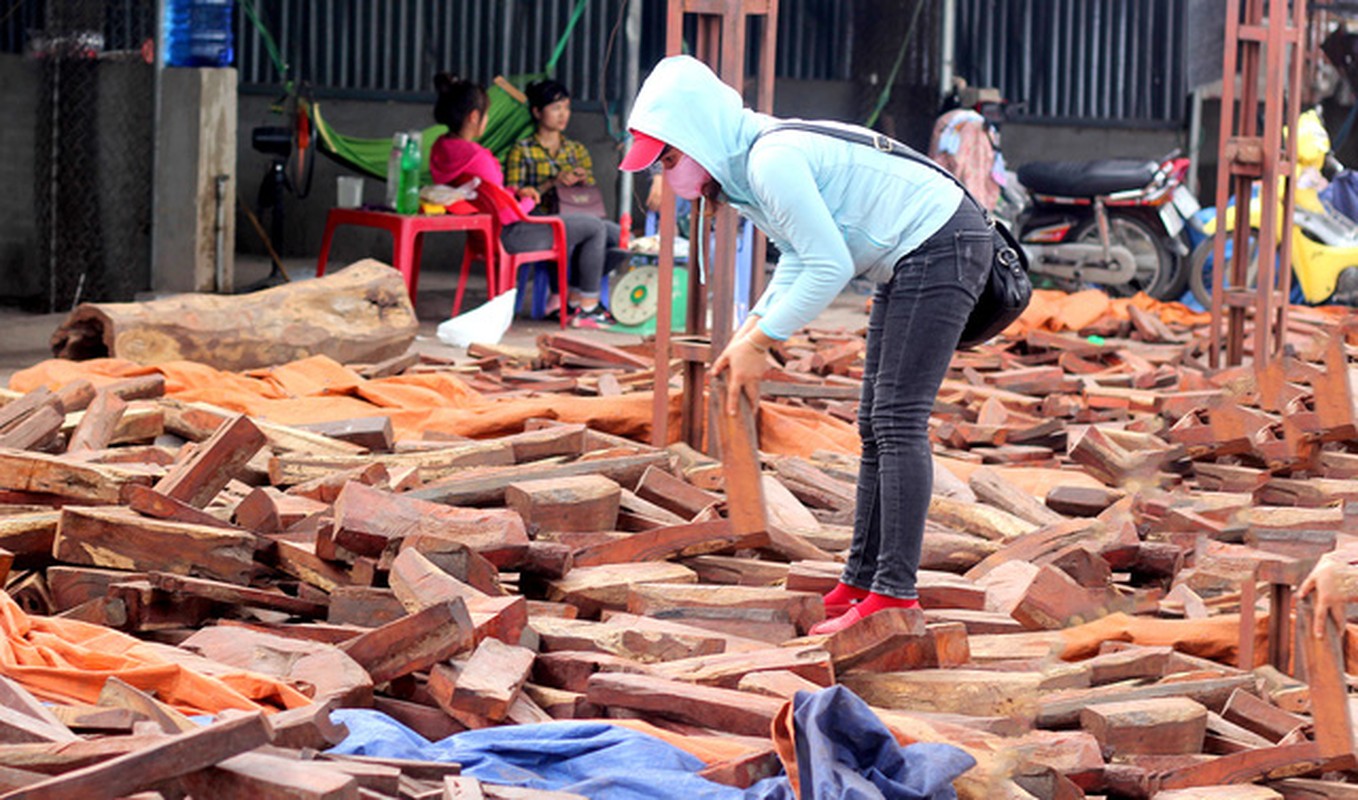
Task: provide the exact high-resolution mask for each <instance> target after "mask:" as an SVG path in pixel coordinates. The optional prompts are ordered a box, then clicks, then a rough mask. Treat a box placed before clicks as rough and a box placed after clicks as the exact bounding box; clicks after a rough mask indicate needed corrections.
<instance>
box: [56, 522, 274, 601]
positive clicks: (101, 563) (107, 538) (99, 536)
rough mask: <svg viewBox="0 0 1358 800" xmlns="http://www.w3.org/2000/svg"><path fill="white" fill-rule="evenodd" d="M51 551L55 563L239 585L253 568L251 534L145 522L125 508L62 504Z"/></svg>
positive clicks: (204, 526)
mask: <svg viewBox="0 0 1358 800" xmlns="http://www.w3.org/2000/svg"><path fill="white" fill-rule="evenodd" d="M53 550H54V553H55V555H56V557H57V560H59V561H65V562H67V563H71V564H86V565H89V566H93V567H110V568H115V569H126V570H146V571H156V572H169V573H173V574H176V575H201V576H203V577H206V578H214V579H216V580H221V581H226V582H227V583H238V584H242V585H244V584H246V583H249V580H250V574H251V573H252V571H253V570H254V552H255V536H254V535H252V534H250V533H247V532H245V531H229V530H226V529H223V528H214V527H209V526H206V525H192V524H189V523H184V522H167V521H165V520H156V519H150V518H147V517H143V516H141V515H139V514H137V513H135V512H133V511H130V510H128V509H125V508H95V507H88V508H77V507H72V506H67V507H66V508H63V509H62V511H61V522H60V523H59V525H58V527H57V535H56V541H55V544H54V545H53Z"/></svg>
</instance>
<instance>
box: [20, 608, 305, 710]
mask: <svg viewBox="0 0 1358 800" xmlns="http://www.w3.org/2000/svg"><path fill="white" fill-rule="evenodd" d="M0 629H3V630H2V631H0V632H2V633H3V635H4V638H3V640H0V674H3V675H5V676H6V677H8V678H11V679H13V680H16V681H18V682H19V683H21V684H23V686H24V688H25V689H27V690H28V691H30V692H32V693H33V694H34V695H35V696H37V697H39V698H42V699H44V700H53V701H57V702H61V703H87V704H93V703H96V702H98V700H99V692H100V691H102V690H103V688H104V682H105V681H107V680H108V679H109V678H110V677H114V676H116V677H118V678H119V679H121V680H123V681H124V682H126V683H128V684H131V685H132V686H135V687H137V688H138V689H141V690H142V691H145V692H151V693H154V694H155V696H156V697H157V698H158V699H160V700H161V701H163V702H165V703H168V704H170V705H172V706H174V707H175V708H177V709H178V710H180V711H182V712H184V713H186V714H217V713H219V712H221V711H225V710H226V709H228V708H237V709H242V710H245V711H254V710H257V709H263V710H265V711H269V710H279V709H287V708H298V707H300V706H304V705H307V704H308V703H310V702H311V700H310V699H309V698H307V696H306V695H304V694H302V693H301V692H299V691H297V690H296V689H293V688H292V687H290V686H288V685H287V684H284V683H281V682H279V681H277V680H275V679H273V678H270V677H267V676H264V675H259V674H257V673H252V672H245V671H240V670H230V669H224V670H223V672H222V673H221V674H218V675H216V676H208V675H203V674H201V673H198V672H194V671H193V670H190V669H187V668H186V667H183V666H181V665H179V664H176V663H174V662H173V661H170V660H168V659H167V658H165V657H164V656H162V655H160V652H159V651H158V649H157V647H156V646H155V645H151V644H147V643H145V642H142V641H139V640H138V639H135V638H133V637H131V636H129V635H127V634H125V633H120V632H119V631H115V630H113V629H111V628H105V627H103V626H102V625H94V624H91V623H88V622H80V621H77V620H72V619H61V618H59V617H30V616H29V615H28V614H26V613H24V610H23V609H21V608H20V607H19V604H18V603H15V602H14V600H13V599H12V598H11V597H10V596H9V595H8V594H6V593H5V592H0Z"/></svg>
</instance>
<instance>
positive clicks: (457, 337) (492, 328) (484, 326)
mask: <svg viewBox="0 0 1358 800" xmlns="http://www.w3.org/2000/svg"><path fill="white" fill-rule="evenodd" d="M518 297H519V290H518V288H514V289H510V290H509V291H507V292H505V293H503V294H500V295H497V296H495V297H493V298H491V299H490V300H489V301H488V302H486V303H485V304H483V305H479V306H477V307H476V308H473V309H472V310H471V311H468V312H466V313H463V314H458V315H457V316H456V317H453V318H452V319H450V320H447V321H445V322H443V323H441V324H440V325H439V327H438V331H437V335H438V338H439V341H441V342H443V343H444V344H450V345H452V346H453V347H466V346H468V345H470V344H471V343H472V342H480V343H482V344H499V342H500V339H501V338H503V337H504V335H505V331H507V330H509V325H510V323H512V322H513V321H514V309H515V308H517V307H518Z"/></svg>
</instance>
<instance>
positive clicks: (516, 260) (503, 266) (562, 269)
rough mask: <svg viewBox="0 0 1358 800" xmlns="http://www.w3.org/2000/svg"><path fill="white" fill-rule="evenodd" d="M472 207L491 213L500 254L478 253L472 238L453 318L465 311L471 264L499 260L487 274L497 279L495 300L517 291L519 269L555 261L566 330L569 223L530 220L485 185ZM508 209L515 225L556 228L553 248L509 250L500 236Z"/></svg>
mask: <svg viewBox="0 0 1358 800" xmlns="http://www.w3.org/2000/svg"><path fill="white" fill-rule="evenodd" d="M472 204H473V205H475V206H476V207H477V209H478V210H480V211H482V212H486V213H489V214H490V216H491V218H492V219H493V220H494V221H495V222H494V228H495V237H494V238H495V250H496V252H495V253H493V254H491V253H483V252H481V251H479V250H477V249H476V246H475V243H474V242H473V241H472V240H471V239H470V238H468V240H467V247H466V249H465V250H464V251H463V255H462V274H461V275H460V276H459V277H458V281H457V295H456V297H455V298H454V299H453V316H457V314H458V312H459V311H460V310H461V308H462V294H463V290H464V289H465V288H466V285H467V273H468V272H470V270H471V262H472V261H473V260H474V259H476V258H483V259H485V260H486V262H487V264H489V263H490V259H491V258H494V259H495V262H496V264H495V266H494V268H488V269H487V274H493V275H494V276H495V279H494V281H491V282H490V284H491V293H492V296H493V295H495V294H500V293H503V292H507V291H509V290H510V289H513V288H514V283H515V281H516V280H517V276H518V273H519V267H520V266H522V265H524V264H534V263H537V262H539V261H555V262H556V274H557V288H558V290H559V293H560V295H561V327H563V328H564V327H566V299H567V298H566V295H567V292H566V283H567V281H568V280H569V277H570V276H569V269H570V265H569V262H568V260H567V259H568V256H569V251H568V250H567V249H566V223H564V222H562V221H561V218H560V217H535V216H529V215H528V214H527V213H525V212H524V210H523V209H522V208H520V207H519V201H518V200H517V199H516V198H515V197H514V195H513V194H511V193H510V192H509V190H508V189H505V188H504V187H502V186H496V185H495V184H492V183H486V182H485V181H482V182H481V184H480V185H478V186H477V187H476V199H475V200H473V201H472ZM505 209H508V210H509V212H510V214H511V215H512V216H513V217H514V219H513V222H525V223H528V224H530V225H550V226H551V228H552V247H551V249H549V250H532V251H529V252H526V253H511V252H509V251H508V250H505V247H504V244H503V243H502V242H501V239H500V234H501V233H502V232H503V231H504V226H505V223H504V222H502V221H501V218H500V212H501V211H502V210H505Z"/></svg>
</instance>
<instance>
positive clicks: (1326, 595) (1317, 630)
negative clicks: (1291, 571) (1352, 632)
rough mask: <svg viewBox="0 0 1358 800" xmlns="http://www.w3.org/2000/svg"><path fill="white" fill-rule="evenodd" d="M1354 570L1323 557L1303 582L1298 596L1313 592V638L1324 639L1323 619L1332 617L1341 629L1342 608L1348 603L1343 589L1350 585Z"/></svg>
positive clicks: (1334, 559)
mask: <svg viewBox="0 0 1358 800" xmlns="http://www.w3.org/2000/svg"><path fill="white" fill-rule="evenodd" d="M1352 572H1353V567H1351V566H1350V565H1348V564H1347V563H1345V562H1343V561H1341V560H1339V559H1337V558H1331V557H1330V556H1322V557H1321V559H1320V561H1319V562H1317V563H1316V566H1315V568H1314V569H1312V570H1311V574H1310V575H1307V576H1306V580H1304V581H1302V583H1301V589H1300V590H1299V593H1298V596H1300V597H1305V596H1307V595H1308V594H1311V593H1312V592H1315V595H1316V600H1315V612H1316V613H1315V620H1314V621H1313V623H1312V631H1311V632H1312V635H1314V636H1315V637H1316V638H1317V639H1320V638H1322V637H1324V636H1325V620H1326V618H1327V617H1328V618H1331V619H1333V620H1334V621H1335V623H1336V624H1337V625H1339V629H1340V630H1343V629H1344V625H1345V623H1346V621H1347V620H1346V613H1345V606H1346V605H1347V603H1348V599H1349V598H1348V596H1347V594H1348V593H1347V590H1346V587H1347V586H1348V585H1350V584H1352V583H1353V580H1352V577H1353V576H1352V575H1351V573H1352Z"/></svg>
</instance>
